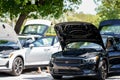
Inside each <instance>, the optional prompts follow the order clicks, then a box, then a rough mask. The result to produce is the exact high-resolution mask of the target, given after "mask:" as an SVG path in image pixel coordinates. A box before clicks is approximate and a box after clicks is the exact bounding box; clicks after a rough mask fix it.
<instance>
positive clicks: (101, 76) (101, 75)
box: [97, 60, 107, 80]
mask: <svg viewBox="0 0 120 80" xmlns="http://www.w3.org/2000/svg"><path fill="white" fill-rule="evenodd" d="M106 78H107V64H106V62H105V61H104V60H103V61H101V62H100V64H99V69H98V79H97V80H105V79H106Z"/></svg>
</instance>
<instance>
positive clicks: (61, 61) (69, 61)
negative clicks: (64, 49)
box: [55, 58, 83, 64]
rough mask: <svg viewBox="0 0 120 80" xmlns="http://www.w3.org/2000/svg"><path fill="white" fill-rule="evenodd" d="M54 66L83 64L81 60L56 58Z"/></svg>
mask: <svg viewBox="0 0 120 80" xmlns="http://www.w3.org/2000/svg"><path fill="white" fill-rule="evenodd" d="M55 63H56V64H83V60H82V59H77V58H56V59H55Z"/></svg>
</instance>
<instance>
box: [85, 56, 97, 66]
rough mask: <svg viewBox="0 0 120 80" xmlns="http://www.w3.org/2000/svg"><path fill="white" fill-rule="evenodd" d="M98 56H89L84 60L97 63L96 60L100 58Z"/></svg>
mask: <svg viewBox="0 0 120 80" xmlns="http://www.w3.org/2000/svg"><path fill="white" fill-rule="evenodd" d="M98 58H99V57H98V56H95V57H91V58H87V59H84V60H83V63H84V64H86V63H88V64H91V63H96V61H97V60H98Z"/></svg>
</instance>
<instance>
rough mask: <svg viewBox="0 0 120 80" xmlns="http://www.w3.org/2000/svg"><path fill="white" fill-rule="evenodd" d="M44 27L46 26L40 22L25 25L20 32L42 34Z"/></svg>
mask: <svg viewBox="0 0 120 80" xmlns="http://www.w3.org/2000/svg"><path fill="white" fill-rule="evenodd" d="M46 28H47V26H46V25H42V24H31V25H27V26H25V28H24V30H23V32H22V34H43V33H44V31H45V29H46Z"/></svg>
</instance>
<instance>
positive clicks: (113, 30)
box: [99, 19, 120, 73]
mask: <svg viewBox="0 0 120 80" xmlns="http://www.w3.org/2000/svg"><path fill="white" fill-rule="evenodd" d="M99 30H100V33H101V36H102V38H104V39H105V38H108V37H111V38H109V39H108V42H111V44H112V48H111V47H110V48H109V49H106V50H107V51H108V62H109V65H108V73H111V72H118V71H119V72H120V19H111V20H104V21H101V22H100V25H99ZM106 48H107V46H106Z"/></svg>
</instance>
